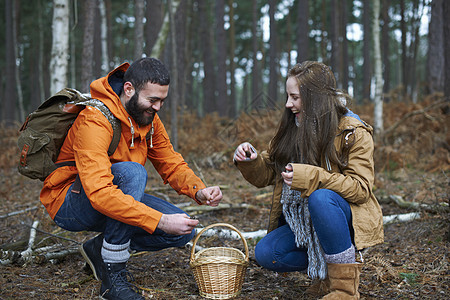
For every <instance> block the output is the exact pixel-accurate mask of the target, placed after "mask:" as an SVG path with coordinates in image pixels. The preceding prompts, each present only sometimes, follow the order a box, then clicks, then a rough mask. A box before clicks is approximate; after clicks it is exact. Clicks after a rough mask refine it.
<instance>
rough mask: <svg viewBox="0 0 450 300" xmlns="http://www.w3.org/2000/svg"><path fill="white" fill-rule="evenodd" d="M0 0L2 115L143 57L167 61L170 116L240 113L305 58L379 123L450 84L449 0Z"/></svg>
mask: <svg viewBox="0 0 450 300" xmlns="http://www.w3.org/2000/svg"><path fill="white" fill-rule="evenodd" d="M0 3H2V4H1V5H0V10H3V11H1V12H0V13H1V15H2V16H4V18H5V21H4V22H1V24H0V26H1V27H2V30H0V38H1V39H2V40H3V41H4V43H3V46H2V47H0V55H1V57H4V58H5V59H4V60H1V61H0V67H1V69H2V70H4V72H1V74H0V82H1V85H0V95H2V99H3V101H1V114H0V116H1V120H2V121H3V123H4V124H5V125H6V126H11V125H13V126H17V122H23V120H24V118H25V117H26V115H27V114H28V113H30V112H31V111H32V110H34V109H36V108H37V107H38V106H39V104H40V103H41V102H42V101H43V100H45V99H46V98H47V97H49V96H50V95H51V94H53V93H55V92H57V91H59V90H60V89H62V88H63V87H72V88H76V89H79V90H81V91H83V92H87V91H88V87H89V83H90V82H91V81H92V80H94V79H96V78H98V77H100V76H104V75H105V74H107V73H108V72H109V71H110V70H112V69H113V68H114V67H116V66H118V65H119V64H121V63H122V62H125V61H133V60H134V59H136V58H138V57H141V56H153V57H158V58H160V59H161V60H163V61H164V62H165V63H166V64H167V65H168V66H170V70H171V75H172V84H171V91H170V95H169V98H170V101H168V106H169V107H170V108H165V109H164V110H163V112H162V117H163V119H166V122H169V121H170V120H168V119H171V120H173V121H174V122H176V121H177V120H178V119H180V120H182V118H179V115H182V114H183V112H185V111H191V112H193V113H194V114H195V115H197V116H199V117H204V116H205V115H208V114H210V113H212V112H217V114H218V115H220V116H227V117H231V118H235V117H237V116H238V115H239V114H240V113H242V112H243V111H250V110H253V109H262V108H267V107H268V108H274V107H275V106H277V105H282V104H283V103H284V100H285V99H284V98H285V96H284V78H285V75H286V72H287V70H288V68H289V67H290V66H292V65H293V64H295V63H296V62H300V61H304V60H319V61H323V62H325V63H326V64H329V65H330V66H331V67H332V69H333V71H334V72H335V74H336V77H337V79H338V85H339V88H342V89H345V90H348V91H349V92H350V94H351V95H353V96H354V98H355V102H356V104H361V103H369V102H375V103H378V106H379V107H380V108H378V109H377V108H376V109H375V110H376V111H378V114H379V115H378V116H376V117H375V122H374V123H375V124H374V125H375V129H376V130H377V131H381V130H382V129H383V123H382V120H380V121H378V120H379V119H380V118H381V112H382V108H381V106H382V101H384V102H388V101H400V102H406V101H412V102H414V103H417V102H418V101H421V99H423V96H424V95H428V94H432V93H436V92H444V87H445V88H447V89H450V83H449V82H450V79H449V78H450V76H449V75H448V73H450V71H449V70H450V66H449V65H450V62H449V61H448V60H447V61H446V60H445V57H450V55H449V53H450V50H449V49H450V46H449V45H448V44H449V43H450V42H449V41H450V37H447V38H444V36H448V35H450V28H449V27H450V25H449V23H450V21H449V20H448V18H444V16H445V15H447V16H448V15H449V14H450V10H449V8H448V6H450V4H449V3H448V1H443V0H434V1H431V0H393V1H390V0H376V1H369V0H345V1H338V0H320V1H311V0H297V1H294V0H284V1H275V0H269V1H261V0H246V1H231V0H217V1H207V0H183V1H180V0H166V1H163V0H147V1H145V0H134V1H132V0H128V1H114V0H86V1H78V0H53V1H51V0H32V1H20V0H1V1H0ZM170 8H172V9H170ZM445 41H447V42H446V43H445ZM445 66H447V67H445ZM445 70H447V74H445ZM445 78H446V79H445ZM444 82H446V84H444ZM449 93H450V92H448V91H447V92H446V94H447V95H448V94H449ZM174 125H176V126H175V127H174V128H172V139H173V141H174V144H175V147H177V143H178V139H177V135H176V129H177V127H179V126H180V125H179V124H177V123H175V124H174Z"/></svg>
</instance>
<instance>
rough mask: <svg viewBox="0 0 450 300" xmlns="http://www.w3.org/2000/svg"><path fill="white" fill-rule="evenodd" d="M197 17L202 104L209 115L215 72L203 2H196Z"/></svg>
mask: <svg viewBox="0 0 450 300" xmlns="http://www.w3.org/2000/svg"><path fill="white" fill-rule="evenodd" d="M197 3H198V17H199V19H200V28H199V30H200V41H201V43H202V47H200V48H201V51H202V56H203V72H204V78H203V84H202V86H203V104H204V105H205V112H206V113H210V112H213V111H214V110H215V107H214V104H215V101H214V100H215V96H214V91H215V72H214V62H213V54H212V52H211V50H212V42H211V32H210V29H211V24H210V21H209V20H210V18H209V11H208V9H207V3H206V1H205V0H198V1H197Z"/></svg>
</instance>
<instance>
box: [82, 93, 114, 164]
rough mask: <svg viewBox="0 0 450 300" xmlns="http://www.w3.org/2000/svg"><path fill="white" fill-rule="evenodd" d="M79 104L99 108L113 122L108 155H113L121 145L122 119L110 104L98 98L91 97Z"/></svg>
mask: <svg viewBox="0 0 450 300" xmlns="http://www.w3.org/2000/svg"><path fill="white" fill-rule="evenodd" d="M79 104H81V105H89V106H92V107H95V108H97V109H98V110H99V111H100V112H101V113H102V114H103V115H104V116H105V117H106V119H108V121H109V123H111V126H112V129H113V138H112V140H111V144H109V148H108V155H109V156H111V155H113V154H114V152H115V151H116V149H117V146H118V145H119V141H120V136H121V134H122V125H121V122H120V120H119V119H117V118H116V116H114V115H113V113H112V112H111V111H110V110H109V108H108V106H106V105H105V104H104V103H103V102H102V101H100V100H98V99H89V100H87V101H83V102H80V103H79Z"/></svg>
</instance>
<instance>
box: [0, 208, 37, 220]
mask: <svg viewBox="0 0 450 300" xmlns="http://www.w3.org/2000/svg"><path fill="white" fill-rule="evenodd" d="M38 208H39V206H35V207H29V208H25V209H22V210H18V211H13V212H10V213H7V214H6V215H2V216H0V219H6V218H8V217H12V216H15V215H19V214H23V213H26V212H28V211H31V210H35V209H38Z"/></svg>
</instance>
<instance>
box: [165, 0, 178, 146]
mask: <svg viewBox="0 0 450 300" xmlns="http://www.w3.org/2000/svg"><path fill="white" fill-rule="evenodd" d="M167 6H168V9H167V10H168V13H169V20H170V41H171V43H172V47H171V50H172V53H171V55H172V62H173V63H172V65H173V66H174V67H173V68H172V76H171V77H172V78H173V79H174V80H172V81H171V83H170V85H171V94H172V96H171V97H170V111H171V114H170V124H171V136H170V140H171V142H172V145H173V148H174V149H175V151H177V150H178V112H177V109H178V99H179V93H178V82H177V79H178V70H177V68H176V63H175V62H176V61H177V41H176V40H177V39H176V32H175V12H176V7H174V6H173V4H172V0H168V2H167Z"/></svg>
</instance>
